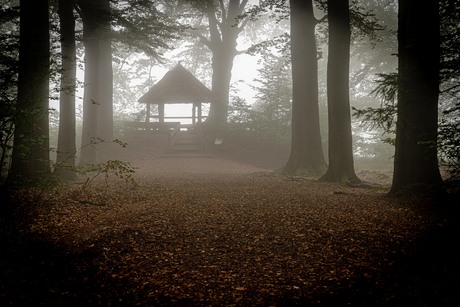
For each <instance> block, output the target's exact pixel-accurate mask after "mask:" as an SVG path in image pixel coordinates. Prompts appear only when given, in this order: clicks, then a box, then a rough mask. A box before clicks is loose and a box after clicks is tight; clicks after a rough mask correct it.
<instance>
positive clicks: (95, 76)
mask: <svg viewBox="0 0 460 307" xmlns="http://www.w3.org/2000/svg"><path fill="white" fill-rule="evenodd" d="M81 11H82V15H83V16H82V19H83V44H84V46H85V90H84V93H83V127H82V139H81V152H80V154H81V155H80V166H85V165H87V164H92V163H97V162H98V156H97V149H96V143H100V140H99V134H98V128H99V126H98V118H99V115H98V113H99V109H100V105H101V102H100V98H99V59H100V54H99V52H100V50H99V37H98V21H97V18H98V16H97V13H96V12H95V11H94V10H93V8H92V7H91V6H86V5H81Z"/></svg>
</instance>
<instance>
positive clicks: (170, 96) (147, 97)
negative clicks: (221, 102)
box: [125, 64, 215, 154]
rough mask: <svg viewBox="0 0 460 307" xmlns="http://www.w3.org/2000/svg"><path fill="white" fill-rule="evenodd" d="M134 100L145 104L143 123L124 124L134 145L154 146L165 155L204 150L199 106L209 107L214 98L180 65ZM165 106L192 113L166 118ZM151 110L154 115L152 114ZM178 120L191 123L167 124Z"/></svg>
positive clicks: (203, 135)
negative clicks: (188, 109) (180, 106)
mask: <svg viewBox="0 0 460 307" xmlns="http://www.w3.org/2000/svg"><path fill="white" fill-rule="evenodd" d="M138 101H139V102H140V103H145V104H146V105H147V108H146V109H147V112H146V118H145V122H136V123H133V122H130V123H126V125H125V133H126V135H127V136H128V138H130V139H131V140H137V143H143V144H157V146H156V147H157V148H160V149H159V150H160V152H164V153H168V154H171V153H177V152H184V151H185V152H203V151H204V150H205V147H206V135H205V133H204V131H203V129H201V125H199V124H200V123H202V122H203V121H204V120H205V119H206V116H205V115H204V114H203V109H202V105H203V104H204V103H209V104H211V103H213V102H214V101H215V99H214V98H213V94H212V92H211V90H209V89H208V88H207V87H206V86H205V85H204V84H203V83H201V82H200V81H199V80H198V79H197V78H196V77H195V76H194V75H193V74H192V73H191V72H189V71H188V70H186V69H185V68H184V67H183V66H182V65H181V64H177V65H176V66H174V68H173V69H171V70H170V71H168V72H167V73H166V74H165V75H164V77H163V78H162V79H161V80H160V81H158V82H157V83H156V84H155V85H154V86H152V87H151V88H150V90H149V91H148V92H147V93H145V94H144V95H142V97H141V98H139V100H138ZM166 104H192V110H191V113H192V114H191V115H190V116H182V117H178V116H173V117H166V116H165V105H166ZM155 105H156V106H157V107H156V108H154V107H153V106H155ZM155 110H156V111H157V112H155V113H153V112H154V111H155ZM181 119H182V120H187V121H188V122H190V120H191V124H189V123H187V124H184V123H182V122H180V121H171V120H181ZM158 144H160V145H158Z"/></svg>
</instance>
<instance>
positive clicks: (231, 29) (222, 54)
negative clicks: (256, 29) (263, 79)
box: [189, 0, 249, 127]
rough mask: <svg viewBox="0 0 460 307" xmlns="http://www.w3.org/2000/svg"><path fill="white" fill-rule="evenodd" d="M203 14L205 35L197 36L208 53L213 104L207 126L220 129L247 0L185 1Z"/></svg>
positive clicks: (247, 19) (245, 22) (225, 115)
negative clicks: (205, 28)
mask: <svg viewBox="0 0 460 307" xmlns="http://www.w3.org/2000/svg"><path fill="white" fill-rule="evenodd" d="M189 2H191V3H194V4H195V6H196V7H198V8H200V9H201V10H202V11H204V13H205V15H206V16H207V19H208V25H209V35H207V36H205V35H201V34H199V36H200V38H201V42H202V43H203V44H204V45H205V46H207V47H208V48H209V49H210V50H211V52H212V69H213V72H212V91H213V93H214V96H215V97H216V102H215V103H213V104H211V109H210V111H209V117H208V123H210V124H211V125H213V126H216V127H222V126H223V124H225V123H226V122H227V115H228V105H229V95H230V81H231V77H232V68H233V60H234V58H235V56H236V55H238V54H239V53H240V52H239V51H238V50H237V39H238V36H239V34H240V33H241V32H242V31H243V30H244V28H245V26H246V24H247V22H248V21H249V18H248V17H246V18H244V19H241V18H240V17H241V16H242V15H243V14H244V12H245V7H246V6H247V4H248V0H242V1H240V0H228V1H213V0H209V1H204V2H203V1H189Z"/></svg>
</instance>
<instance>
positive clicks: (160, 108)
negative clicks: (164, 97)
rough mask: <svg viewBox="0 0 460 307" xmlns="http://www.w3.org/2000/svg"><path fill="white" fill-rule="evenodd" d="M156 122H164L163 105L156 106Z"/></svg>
mask: <svg viewBox="0 0 460 307" xmlns="http://www.w3.org/2000/svg"><path fill="white" fill-rule="evenodd" d="M158 121H159V122H160V123H164V122H165V104H164V103H159V104H158Z"/></svg>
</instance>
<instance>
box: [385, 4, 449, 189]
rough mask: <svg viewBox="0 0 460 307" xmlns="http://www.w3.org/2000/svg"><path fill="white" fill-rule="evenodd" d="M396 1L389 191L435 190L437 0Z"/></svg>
mask: <svg viewBox="0 0 460 307" xmlns="http://www.w3.org/2000/svg"><path fill="white" fill-rule="evenodd" d="M398 3H399V15H398V16H399V17H398V55H399V56H398V65H399V67H398V83H399V84H398V120H397V124H396V147H395V160H394V173H393V183H392V186H391V190H390V194H416V193H423V194H434V193H438V192H440V191H441V190H442V179H441V175H440V172H439V166H438V160H437V148H436V144H437V128H438V96H439V61H440V49H439V45H440V39H439V26H440V25H439V1H437V0H427V1H424V2H423V4H422V3H418V2H416V1H410V0H399V2H398Z"/></svg>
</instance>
